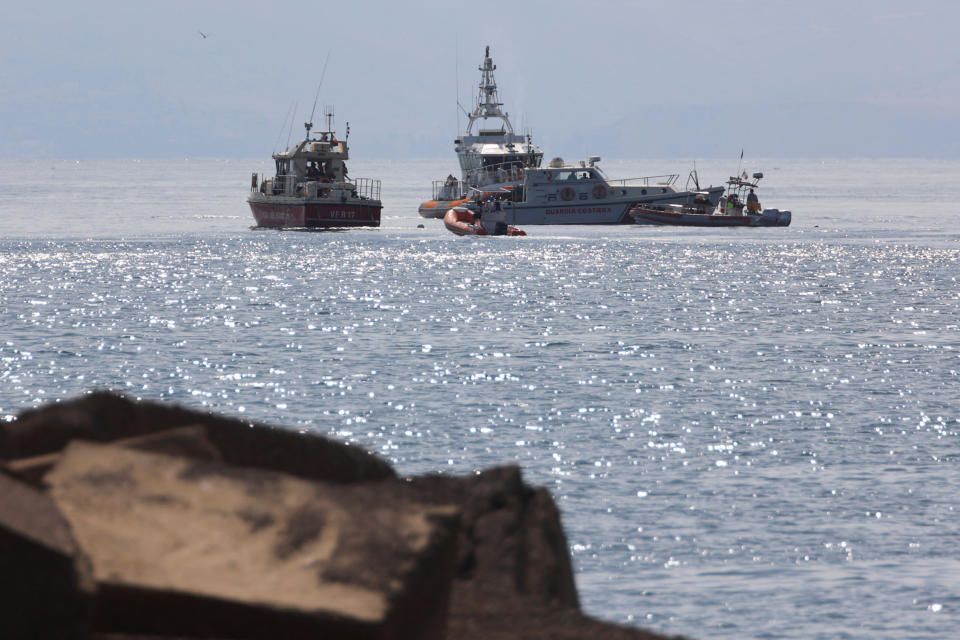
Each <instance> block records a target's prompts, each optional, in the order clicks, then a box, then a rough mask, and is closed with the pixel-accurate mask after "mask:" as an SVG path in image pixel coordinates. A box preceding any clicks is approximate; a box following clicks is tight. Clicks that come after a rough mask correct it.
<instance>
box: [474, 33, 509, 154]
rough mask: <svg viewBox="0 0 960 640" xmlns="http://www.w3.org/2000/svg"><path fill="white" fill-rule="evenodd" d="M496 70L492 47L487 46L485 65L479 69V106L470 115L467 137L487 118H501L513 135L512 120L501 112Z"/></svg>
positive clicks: (484, 58)
mask: <svg viewBox="0 0 960 640" xmlns="http://www.w3.org/2000/svg"><path fill="white" fill-rule="evenodd" d="M496 68H497V65H495V64H493V60H492V59H491V58H490V45H487V49H486V52H485V53H484V55H483V65H482V66H480V67H479V70H480V73H481V76H480V86H479V92H478V94H477V105H476V107H475V108H474V110H473V113H471V114H470V120H469V122H467V132H466V135H468V136H469V135H470V132H471V130H472V129H473V123H474V122H476V121H477V120H479V119H480V118H483V119H484V120H486V119H487V118H500V120H501V121H503V123H504V126H506V128H507V132H508V133H509V134H511V135H512V134H513V125H511V124H510V119H509V118H507V114H505V113H504V112H503V111H501V110H500V107H502V106H503V103H502V102H499V97H498V96H497V81H496V80H495V79H494V77H493V70H494V69H496Z"/></svg>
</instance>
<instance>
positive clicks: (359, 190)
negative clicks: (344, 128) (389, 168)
mask: <svg viewBox="0 0 960 640" xmlns="http://www.w3.org/2000/svg"><path fill="white" fill-rule="evenodd" d="M259 182H260V185H259V187H258V186H256V185H255V183H254V184H253V185H251V190H252V191H259V192H260V193H263V194H265V195H268V196H291V197H296V196H299V197H304V196H307V197H311V198H327V197H337V196H338V195H342V194H343V193H344V192H346V193H349V194H350V195H351V196H352V197H359V198H366V199H370V200H379V199H380V180H374V179H372V178H354V179H353V180H341V181H324V180H307V181H304V180H303V179H302V178H301V179H300V180H299V181H298V180H297V176H296V175H294V174H292V173H288V174H281V175H278V176H276V177H274V178H268V179H266V180H260V181H259Z"/></svg>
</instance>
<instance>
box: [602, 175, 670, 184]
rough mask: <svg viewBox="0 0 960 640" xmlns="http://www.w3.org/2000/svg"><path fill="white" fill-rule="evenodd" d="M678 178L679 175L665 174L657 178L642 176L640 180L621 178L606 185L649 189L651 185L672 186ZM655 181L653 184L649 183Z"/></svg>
mask: <svg viewBox="0 0 960 640" xmlns="http://www.w3.org/2000/svg"><path fill="white" fill-rule="evenodd" d="M679 178H680V174H679V173H665V174H662V175H659V176H644V177H642V178H621V179H619V180H607V183H609V184H611V185H619V186H621V187H631V186H643V187H649V186H650V185H651V184H654V185H660V184H671V185H672V184H674V183H675V182H676V181H677V180H678V179H679ZM651 181H655V182H651Z"/></svg>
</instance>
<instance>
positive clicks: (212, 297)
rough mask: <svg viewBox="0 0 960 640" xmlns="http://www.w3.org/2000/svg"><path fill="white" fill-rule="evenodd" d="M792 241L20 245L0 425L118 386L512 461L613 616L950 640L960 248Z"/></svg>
mask: <svg viewBox="0 0 960 640" xmlns="http://www.w3.org/2000/svg"><path fill="white" fill-rule="evenodd" d="M806 206H807V208H808V209H810V208H811V207H815V206H817V205H816V203H815V202H807V203H806ZM820 206H824V205H820ZM801 208H802V207H800V206H799V205H798V206H794V209H795V211H799V210H800V209H801ZM795 215H796V214H795ZM825 219H826V216H824V217H821V218H820V219H819V221H820V222H821V223H822V222H823V221H824V220H825ZM797 220H798V222H797V226H796V227H790V228H789V229H787V230H783V232H782V233H779V234H764V233H757V234H750V235H747V234H737V235H722V234H717V233H715V232H714V235H706V234H704V233H698V232H694V233H693V234H690V235H684V236H679V235H677V234H675V233H671V234H669V235H668V234H666V233H662V232H661V231H662V230H651V229H644V230H639V229H633V228H627V229H623V228H615V229H609V228H608V229H574V230H570V229H558V228H538V229H537V230H536V231H537V232H538V233H537V234H531V236H530V237H527V238H523V239H504V240H505V242H479V241H473V240H465V239H455V238H452V237H448V236H446V235H443V234H441V232H440V231H438V230H437V229H434V228H428V229H424V230H414V227H413V224H412V223H411V224H410V225H409V227H410V228H409V229H408V228H401V229H399V230H391V229H390V228H385V229H382V230H381V231H379V232H376V233H357V234H353V233H351V234H282V233H260V232H258V233H250V232H246V231H244V232H243V233H220V234H213V233H211V234H207V235H202V234H196V235H188V236H186V237H171V238H160V239H142V240H140V239H133V240H115V239H101V240H70V239H62V240H30V239H26V240H4V241H0V242H2V246H3V251H2V252H0V279H2V284H0V303H2V304H3V307H4V310H5V312H4V316H3V332H2V335H0V385H2V386H0V414H2V415H5V416H11V415H13V414H15V413H17V412H18V411H20V410H22V409H23V408H25V407H28V406H34V405H39V404H43V403H46V402H50V401H54V400H57V399H63V398H69V397H73V396H75V395H77V394H80V393H83V392H84V391H87V390H89V389H91V388H100V387H109V388H114V389H119V390H125V391H127V392H128V393H130V394H131V395H134V396H141V397H144V398H151V399H164V400H167V399H169V400H172V401H174V402H181V403H184V404H190V405H192V406H198V407H205V408H209V409H212V410H216V411H220V412H224V413H227V414H231V415H238V414H242V415H243V416H245V417H247V418H249V419H251V420H262V421H266V422H270V423H277V424H284V425H290V426H292V427H294V428H298V429H309V430H316V431H319V432H322V433H325V434H331V435H333V436H334V437H337V438H340V439H343V440H347V441H350V442H354V443H357V444H359V445H363V446H365V447H368V448H370V449H372V450H374V451H377V452H379V453H380V454H382V455H384V456H387V457H388V458H390V459H391V460H392V461H393V462H394V463H395V464H396V465H397V466H398V468H399V469H400V471H401V472H403V473H420V472H434V471H438V470H442V471H445V472H449V473H469V472H472V471H474V470H475V469H478V468H481V467H486V466H490V465H493V464H502V463H510V462H516V463H520V464H522V465H523V469H524V474H525V477H526V479H527V480H528V481H529V482H531V483H534V484H541V485H545V486H547V487H549V488H550V489H551V491H552V492H553V495H554V496H555V497H556V498H557V500H558V502H559V504H560V506H561V508H562V510H563V514H564V519H565V526H566V528H567V530H568V535H569V540H568V542H569V543H570V545H571V552H572V554H573V557H574V561H575V564H576V567H577V579H578V586H579V588H580V590H581V597H582V601H583V603H584V605H585V607H586V609H587V610H588V611H590V612H591V613H594V614H596V615H600V616H602V617H606V618H613V619H616V620H622V621H626V620H628V619H631V616H632V620H634V621H636V622H637V623H638V624H642V625H644V626H652V627H654V628H656V629H659V630H663V631H665V632H669V633H684V634H688V635H691V636H694V637H700V636H709V637H743V636H749V637H761V636H763V635H764V634H782V633H787V632H785V631H784V630H785V629H786V630H790V631H789V633H792V634H793V635H792V636H788V637H793V638H798V639H799V638H811V637H832V636H830V634H829V631H830V630H831V629H832V630H836V629H843V630H846V632H847V633H848V634H852V635H858V634H860V633H863V632H864V630H869V631H870V633H871V635H873V636H875V637H880V636H882V635H883V634H884V633H886V634H887V637H904V634H905V633H907V632H906V631H905V630H907V629H913V630H914V631H913V633H915V634H916V635H917V636H918V637H937V631H938V630H943V629H947V628H951V629H952V628H953V625H951V623H956V622H957V621H958V620H960V617H958V613H957V612H958V611H960V603H958V602H957V601H956V600H955V599H953V598H952V597H950V594H952V593H954V592H955V589H953V588H952V585H951V584H950V582H949V579H948V578H946V577H944V576H946V575H947V574H946V573H944V570H943V566H944V565H949V564H950V563H951V562H952V559H951V556H950V553H949V550H950V549H952V547H953V537H954V536H955V528H954V527H953V525H952V522H954V521H955V517H956V513H955V511H954V506H953V505H954V503H955V496H956V486H955V485H956V483H955V482H954V477H955V475H956V474H955V469H956V464H957V463H958V460H957V456H956V451H957V448H956V444H957V440H958V437H960V414H958V412H957V407H958V406H960V393H958V389H960V387H958V382H960V380H958V375H960V373H958V371H960V350H958V344H960V340H958V337H960V288H958V286H957V280H956V278H957V276H956V274H957V273H960V269H958V268H957V267H958V261H960V249H958V247H960V245H958V244H957V241H953V245H952V246H950V245H949V242H950V241H949V240H944V239H943V238H938V239H937V240H936V242H928V240H927V237H928V236H927V235H924V234H926V233H927V232H925V231H924V232H923V233H921V234H920V235H919V236H912V238H913V241H912V242H911V241H909V240H910V237H908V238H907V240H904V239H903V238H902V237H899V236H906V235H907V234H909V233H911V230H909V229H894V230H890V231H889V234H888V235H889V236H891V237H892V236H898V237H896V238H895V239H890V240H884V241H882V242H875V241H874V238H872V237H869V236H867V235H860V236H857V235H855V234H853V233H852V232H851V231H850V230H851V229H852V228H853V225H852V223H850V224H849V225H848V226H846V227H843V226H837V227H836V228H833V229H830V230H827V229H824V228H823V227H820V228H816V229H815V228H813V225H812V224H808V225H806V226H804V225H803V223H802V222H800V221H802V220H803V218H802V217H799V216H798V217H797ZM839 224H840V223H838V225H839ZM758 231H761V232H762V231H763V230H758ZM881 235H882V234H881ZM918 238H919V239H918ZM641 494H642V495H641ZM877 514H879V517H878V515H877ZM868 584H869V585H876V586H869V587H868V586H866V585H868ZM760 601H762V602H763V603H764V606H763V607H762V608H760V607H758V606H757V602H760ZM851 603H856V604H855V606H853V605H852V604H851ZM934 605H939V606H940V608H939V609H938V610H937V611H934V610H933V606H934ZM771 607H773V609H774V610H776V611H777V612H778V613H777V614H776V615H773V616H771V614H770V611H771ZM812 611H815V612H816V614H817V615H812V614H811V612H812ZM924 616H925V617H924ZM929 618H935V620H932V621H931V620H930V619H929ZM824 619H827V620H829V621H830V622H829V625H827V624H826V623H824V622H822V621H823V620H824ZM910 625H912V626H910ZM938 625H939V626H938ZM827 626H829V629H828V628H826V627H827ZM704 629H706V630H708V632H706V633H705V632H704V631H703V630H704ZM917 630H919V631H917Z"/></svg>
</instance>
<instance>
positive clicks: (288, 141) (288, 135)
mask: <svg viewBox="0 0 960 640" xmlns="http://www.w3.org/2000/svg"><path fill="white" fill-rule="evenodd" d="M296 105H297V103H294V107H293V111H294V113H296V111H297V107H296ZM293 121H294V118H290V128H289V129H288V130H287V149H289V148H290V134H291V133H293Z"/></svg>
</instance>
